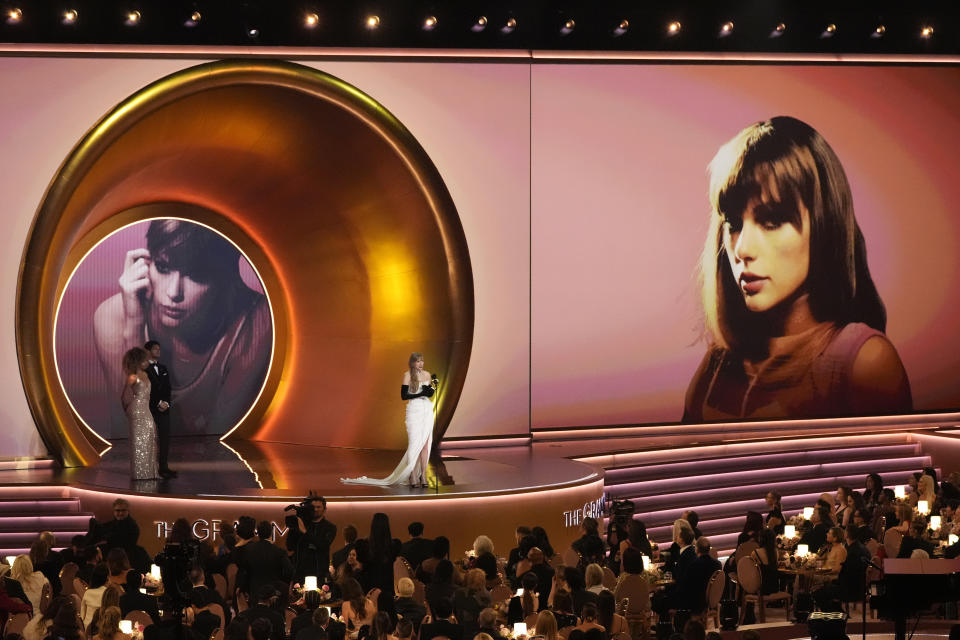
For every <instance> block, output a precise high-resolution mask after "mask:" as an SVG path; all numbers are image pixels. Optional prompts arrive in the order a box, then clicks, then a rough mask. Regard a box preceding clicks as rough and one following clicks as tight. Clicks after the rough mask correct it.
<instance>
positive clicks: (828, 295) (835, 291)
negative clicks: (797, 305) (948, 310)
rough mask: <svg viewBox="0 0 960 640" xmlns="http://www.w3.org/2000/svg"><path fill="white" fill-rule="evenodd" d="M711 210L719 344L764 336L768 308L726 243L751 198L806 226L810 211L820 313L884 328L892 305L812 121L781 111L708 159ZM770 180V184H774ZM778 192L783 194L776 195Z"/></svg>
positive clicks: (707, 283) (710, 313)
mask: <svg viewBox="0 0 960 640" xmlns="http://www.w3.org/2000/svg"><path fill="white" fill-rule="evenodd" d="M708 171H709V175H710V204H711V206H712V209H713V210H712V214H711V217H710V227H709V230H708V232H707V239H706V242H705V244H704V248H703V253H702V255H701V260H700V270H699V271H700V273H699V276H700V284H701V300H702V304H703V312H704V325H705V327H704V328H705V330H706V333H707V334H708V337H709V338H710V339H711V341H712V342H713V344H714V345H715V346H717V347H722V348H725V349H744V348H749V347H751V346H755V345H751V344H750V343H751V342H752V340H751V338H757V339H761V340H762V339H763V337H762V336H763V334H764V331H763V327H762V325H761V324H760V323H762V318H761V316H762V314H760V313H754V312H751V311H749V310H748V309H747V307H746V305H745V304H744V301H743V295H742V293H741V292H740V287H739V286H738V284H737V282H736V281H735V280H734V278H733V273H732V272H731V269H730V265H729V261H728V258H727V255H726V251H725V250H724V245H723V225H724V223H725V222H727V221H730V222H731V224H733V225H737V224H739V221H740V220H741V218H742V217H743V212H744V210H745V208H746V205H747V203H748V202H749V201H750V200H751V199H752V198H757V197H762V198H763V199H764V200H766V199H769V201H770V202H769V203H767V204H770V205H772V206H773V207H774V208H775V209H776V210H777V211H778V212H780V213H779V215H780V217H781V219H782V221H783V222H785V223H789V224H792V225H794V226H795V227H796V228H797V229H798V230H799V229H801V228H802V223H803V220H802V214H801V212H800V206H799V205H800V204H802V205H803V207H804V208H806V210H807V211H808V212H809V224H810V269H809V273H808V274H807V280H806V283H805V287H806V291H807V293H808V294H809V303H810V308H811V311H812V312H813V315H814V317H815V318H816V319H817V320H818V321H820V322H834V323H836V324H837V325H838V326H842V325H845V324H848V323H851V322H863V323H865V324H867V325H869V326H870V327H873V328H874V329H877V330H878V331H883V330H884V329H885V327H886V311H885V310H884V306H883V302H882V301H881V300H880V296H879V294H878V293H877V289H876V287H875V286H874V284H873V279H872V278H871V277H870V272H869V270H868V268H867V250H866V246H865V243H864V239H863V234H862V233H861V232H860V227H859V226H858V225H857V221H856V218H855V217H854V212H853V196H852V195H851V193H850V185H849V183H848V182H847V177H846V174H845V173H844V171H843V166H842V165H841V164H840V160H839V159H838V158H837V155H836V154H835V153H834V151H833V149H832V148H830V145H829V144H827V141H826V140H824V138H823V137H822V136H821V135H820V134H819V133H818V132H817V131H816V130H815V129H813V128H812V127H811V126H809V125H808V124H806V123H804V122H801V121H800V120H797V119H796V118H791V117H789V116H778V117H775V118H771V119H769V120H765V121H763V122H758V123H756V124H753V125H751V126H749V127H747V128H746V129H744V130H743V131H741V132H740V133H738V134H737V135H736V136H734V138H733V139H732V140H730V141H729V142H727V143H726V144H724V145H723V146H722V147H721V148H720V150H719V151H718V152H717V154H716V156H715V157H714V158H713V160H712V161H711V162H710V165H709V168H708ZM771 187H772V188H771ZM774 196H779V197H776V198H775V197H774Z"/></svg>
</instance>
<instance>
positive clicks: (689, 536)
mask: <svg viewBox="0 0 960 640" xmlns="http://www.w3.org/2000/svg"><path fill="white" fill-rule="evenodd" d="M673 542H674V545H675V546H676V547H678V548H679V552H678V553H677V561H676V564H674V566H673V580H674V584H672V585H668V586H667V588H666V589H664V590H663V591H660V592H657V593H655V594H654V595H653V598H652V599H651V607H652V608H653V610H654V611H656V612H657V613H658V614H659V615H660V616H661V617H665V616H667V615H668V612H669V610H670V609H679V608H683V606H684V605H685V604H686V603H685V602H683V600H684V598H685V597H686V596H685V593H686V589H689V588H691V587H690V585H689V584H688V583H687V577H688V574H689V572H690V567H691V566H692V565H693V563H694V561H695V560H696V559H697V552H696V551H694V550H693V530H692V529H686V528H683V529H680V532H679V533H678V534H677V537H676V539H675V540H674V541H673Z"/></svg>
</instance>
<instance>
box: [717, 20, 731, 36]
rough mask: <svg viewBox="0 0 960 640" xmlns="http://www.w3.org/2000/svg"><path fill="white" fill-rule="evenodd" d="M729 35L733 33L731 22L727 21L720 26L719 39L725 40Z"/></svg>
mask: <svg viewBox="0 0 960 640" xmlns="http://www.w3.org/2000/svg"><path fill="white" fill-rule="evenodd" d="M731 33H733V21H731V20H727V21H726V22H724V23H723V24H722V25H720V37H721V38H726V37H727V36H729V35H730V34H731Z"/></svg>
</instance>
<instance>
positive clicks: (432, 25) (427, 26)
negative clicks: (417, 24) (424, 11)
mask: <svg viewBox="0 0 960 640" xmlns="http://www.w3.org/2000/svg"><path fill="white" fill-rule="evenodd" d="M436 28H437V16H427V17H426V18H424V20H423V30H424V31H433V30H434V29H436Z"/></svg>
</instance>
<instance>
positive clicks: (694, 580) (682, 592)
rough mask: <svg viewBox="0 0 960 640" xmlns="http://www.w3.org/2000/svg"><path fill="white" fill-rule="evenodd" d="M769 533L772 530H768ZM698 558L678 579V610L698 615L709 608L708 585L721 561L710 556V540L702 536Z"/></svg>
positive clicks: (699, 542) (719, 567) (719, 568)
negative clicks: (685, 610)
mask: <svg viewBox="0 0 960 640" xmlns="http://www.w3.org/2000/svg"><path fill="white" fill-rule="evenodd" d="M766 532H767V533H769V532H770V530H769V529H768V530H766ZM695 546H696V557H695V558H694V559H693V560H692V562H690V564H689V566H688V567H687V568H686V570H685V571H684V572H683V573H682V575H678V577H677V590H676V591H677V597H676V604H677V608H680V609H687V610H689V611H691V612H692V613H695V614H698V613H700V612H702V611H704V610H705V609H706V608H707V599H706V593H707V584H709V582H710V578H711V577H712V576H713V574H714V573H715V572H717V571H720V570H721V566H720V561H719V560H717V559H716V558H714V557H713V556H711V555H710V548H711V547H710V539H709V538H707V537H706V536H702V537H700V538H698V539H697V541H696V545H695Z"/></svg>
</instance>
